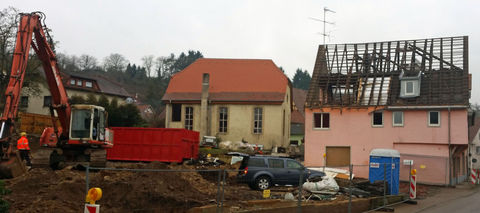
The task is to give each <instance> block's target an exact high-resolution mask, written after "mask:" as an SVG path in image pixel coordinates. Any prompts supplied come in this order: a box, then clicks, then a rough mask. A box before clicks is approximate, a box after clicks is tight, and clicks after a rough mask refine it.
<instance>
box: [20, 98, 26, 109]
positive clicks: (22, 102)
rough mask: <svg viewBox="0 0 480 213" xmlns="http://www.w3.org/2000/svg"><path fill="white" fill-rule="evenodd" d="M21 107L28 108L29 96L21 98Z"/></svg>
mask: <svg viewBox="0 0 480 213" xmlns="http://www.w3.org/2000/svg"><path fill="white" fill-rule="evenodd" d="M20 107H28V96H22V97H20Z"/></svg>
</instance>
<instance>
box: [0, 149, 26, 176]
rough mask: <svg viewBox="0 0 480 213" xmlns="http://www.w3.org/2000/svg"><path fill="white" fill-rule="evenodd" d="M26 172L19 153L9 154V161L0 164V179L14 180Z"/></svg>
mask: <svg viewBox="0 0 480 213" xmlns="http://www.w3.org/2000/svg"><path fill="white" fill-rule="evenodd" d="M26 172H27V167H26V166H25V164H24V163H23V162H22V158H21V157H20V153H19V152H15V153H12V154H10V157H9V159H7V160H3V161H2V162H1V163H0V178H1V179H5V178H14V177H18V176H20V175H22V174H25V173H26Z"/></svg>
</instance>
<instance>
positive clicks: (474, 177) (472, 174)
mask: <svg viewBox="0 0 480 213" xmlns="http://www.w3.org/2000/svg"><path fill="white" fill-rule="evenodd" d="M470 183H472V184H474V185H475V184H478V174H477V170H476V169H473V168H472V170H471V171H470Z"/></svg>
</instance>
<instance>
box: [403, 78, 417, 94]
mask: <svg viewBox="0 0 480 213" xmlns="http://www.w3.org/2000/svg"><path fill="white" fill-rule="evenodd" d="M413 85H414V84H413V81H406V82H405V95H414V94H415V93H414V91H415V90H414V86H413Z"/></svg>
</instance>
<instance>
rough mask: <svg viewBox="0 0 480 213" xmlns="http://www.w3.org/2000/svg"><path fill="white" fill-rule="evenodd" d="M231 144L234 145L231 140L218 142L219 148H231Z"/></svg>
mask: <svg viewBox="0 0 480 213" xmlns="http://www.w3.org/2000/svg"><path fill="white" fill-rule="evenodd" d="M231 145H232V142H231V141H222V142H220V143H219V144H218V148H220V149H230V146H231Z"/></svg>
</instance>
